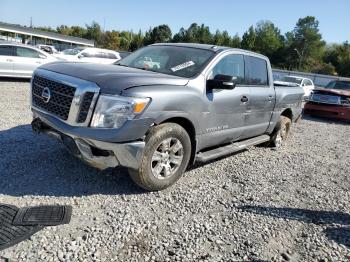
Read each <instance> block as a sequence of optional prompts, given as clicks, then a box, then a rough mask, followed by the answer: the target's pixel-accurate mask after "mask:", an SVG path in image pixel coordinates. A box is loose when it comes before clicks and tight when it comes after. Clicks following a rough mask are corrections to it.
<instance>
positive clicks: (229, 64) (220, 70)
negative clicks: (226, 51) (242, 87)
mask: <svg viewBox="0 0 350 262" xmlns="http://www.w3.org/2000/svg"><path fill="white" fill-rule="evenodd" d="M216 75H229V76H233V77H237V84H242V83H243V81H244V58H243V55H227V56H225V57H223V58H222V59H221V60H220V61H219V62H218V63H217V64H216V65H215V66H214V68H213V69H212V71H211V73H210V77H209V79H214V77H215V76H216Z"/></svg>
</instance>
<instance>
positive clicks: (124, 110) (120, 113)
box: [91, 95, 150, 128]
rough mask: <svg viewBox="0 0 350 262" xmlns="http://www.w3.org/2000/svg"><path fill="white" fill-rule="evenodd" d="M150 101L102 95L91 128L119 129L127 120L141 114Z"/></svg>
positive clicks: (147, 99)
mask: <svg viewBox="0 0 350 262" xmlns="http://www.w3.org/2000/svg"><path fill="white" fill-rule="evenodd" d="M149 101H150V99H149V98H133V97H123V96H108V95H101V96H100V97H99V99H98V101H97V105H96V108H95V112H94V115H93V117H92V121H91V126H92V127H99V128H119V127H121V126H122V125H123V124H124V123H125V122H126V121H127V120H130V119H133V118H134V117H135V116H136V115H138V114H141V113H142V112H143V110H144V109H145V108H146V106H147V105H148V103H149Z"/></svg>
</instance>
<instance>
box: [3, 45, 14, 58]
mask: <svg viewBox="0 0 350 262" xmlns="http://www.w3.org/2000/svg"><path fill="white" fill-rule="evenodd" d="M12 50H13V49H12V46H7V45H2V46H0V55H4V56H13V52H12Z"/></svg>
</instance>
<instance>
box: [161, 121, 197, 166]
mask: <svg viewBox="0 0 350 262" xmlns="http://www.w3.org/2000/svg"><path fill="white" fill-rule="evenodd" d="M164 123H175V124H178V125H180V126H181V127H182V128H183V129H185V130H186V132H187V133H188V135H189V137H190V140H191V158H190V162H189V163H190V164H192V163H194V159H195V156H196V149H197V140H196V128H195V126H194V124H193V122H192V121H191V120H189V119H188V118H185V117H170V118H167V119H165V120H162V121H161V122H159V123H157V125H160V124H164Z"/></svg>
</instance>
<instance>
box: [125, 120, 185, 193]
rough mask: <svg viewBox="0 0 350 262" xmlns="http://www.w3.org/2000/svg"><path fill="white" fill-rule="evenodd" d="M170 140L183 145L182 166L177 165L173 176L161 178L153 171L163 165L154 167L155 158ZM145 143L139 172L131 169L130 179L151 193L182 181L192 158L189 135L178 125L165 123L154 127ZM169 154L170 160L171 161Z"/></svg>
mask: <svg viewBox="0 0 350 262" xmlns="http://www.w3.org/2000/svg"><path fill="white" fill-rule="evenodd" d="M169 139H170V141H172V139H174V140H175V141H176V142H177V141H179V142H180V143H181V146H182V149H181V153H182V160H181V164H179V165H177V167H176V168H175V167H174V170H173V173H172V172H171V175H169V176H168V177H167V176H164V178H160V176H161V174H155V172H154V171H153V170H154V169H155V168H156V167H157V166H158V165H162V163H161V160H160V161H159V163H157V166H156V167H153V165H154V162H153V157H154V155H155V154H156V150H157V151H158V152H159V150H160V147H161V146H162V145H163V142H164V141H169ZM145 142H146V146H145V149H144V153H143V158H142V161H141V163H140V167H139V169H138V170H134V169H129V174H130V177H131V178H132V180H133V181H134V182H135V183H136V184H137V185H139V186H140V187H142V188H144V189H146V190H149V191H158V190H162V189H165V188H167V187H170V186H171V185H173V184H174V183H175V182H176V181H177V180H179V179H180V177H181V176H182V174H183V173H184V172H185V170H186V168H187V165H188V163H189V160H190V156H191V140H190V137H189V135H188V133H187V132H186V130H185V129H183V128H182V127H181V126H180V125H178V124H175V123H164V124H161V125H159V126H155V127H152V129H151V130H150V132H149V133H148V135H147V137H146V139H145ZM170 148H171V147H170ZM170 148H169V150H170ZM168 153H169V152H168ZM169 154H170V153H169ZM169 154H168V159H170V156H169ZM168 161H170V160H168ZM168 163H169V162H168ZM163 171H164V173H165V169H162V171H161V172H163Z"/></svg>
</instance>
